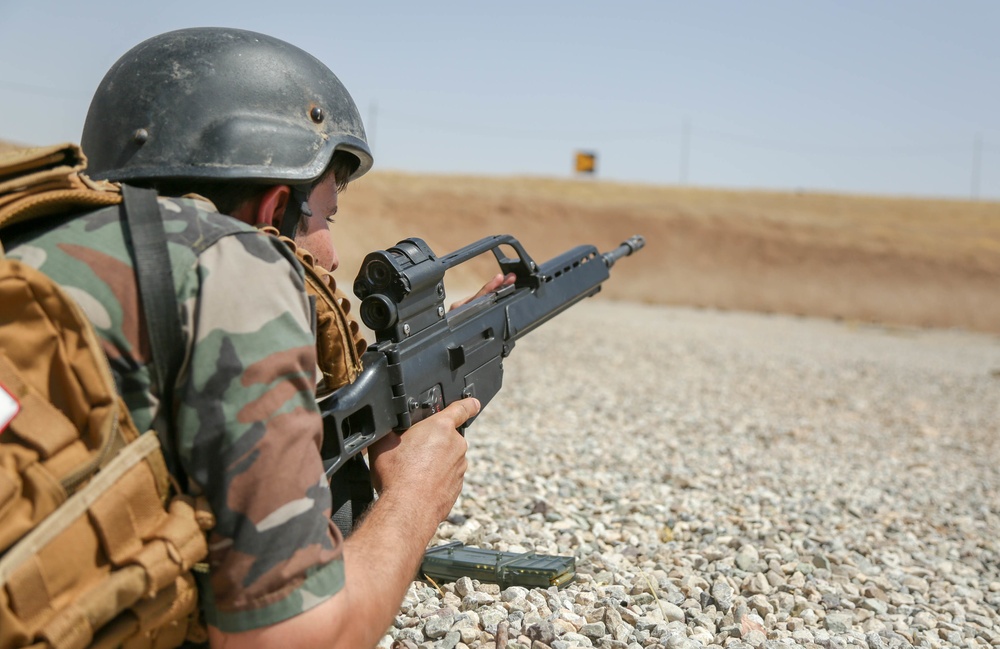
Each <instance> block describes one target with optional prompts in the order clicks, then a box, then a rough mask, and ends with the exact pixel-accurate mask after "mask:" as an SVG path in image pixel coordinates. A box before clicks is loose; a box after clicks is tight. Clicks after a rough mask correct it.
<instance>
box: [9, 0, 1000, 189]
mask: <svg viewBox="0 0 1000 649" xmlns="http://www.w3.org/2000/svg"><path fill="white" fill-rule="evenodd" d="M310 6H311V7H315V9H314V10H313V11H311V12H310V11H307V8H308V7H310ZM192 26H229V27H239V28H243V29H251V30H255V31H261V32H265V33H268V34H271V35H273V36H277V37H279V38H282V39H285V40H287V41H290V42H292V43H294V44H296V45H298V46H299V47H302V48H303V49H305V50H307V51H309V52H311V53H312V54H314V55H315V56H317V57H318V58H319V59H321V60H323V61H324V62H325V63H327V65H329V66H330V68H331V69H333V70H334V72H335V73H336V74H337V75H338V76H339V77H340V79H341V80H342V81H343V82H344V84H345V85H346V86H347V88H348V90H349V91H350V92H351V94H352V95H353V96H354V98H355V100H356V102H357V104H358V107H359V109H360V111H361V114H362V116H363V117H364V118H365V121H366V124H367V127H368V131H369V136H370V139H371V140H372V144H373V148H374V152H375V164H376V168H380V169H398V170H407V171H416V172H435V173H436V172H449V173H451V172H458V173H469V174H488V175H494V174H499V175H521V174H528V175H541V176H554V177H570V176H572V175H573V171H572V163H573V156H574V153H575V151H577V150H589V151H595V152H596V153H597V155H598V177H599V178H605V179H612V180H621V181H630V182H642V183H655V184H677V183H681V182H684V183H687V184H692V185H698V186H711V187H733V188H762V189H779V190H785V189H803V190H832V191H838V192H864V193H875V194H890V195H915V196H942V197H954V198H969V197H971V196H978V197H980V198H990V199H1000V38H998V37H997V34H998V32H1000V2H996V1H995V0H956V1H953V2H952V1H947V2H946V1H943V0H941V1H927V0H906V1H904V0H885V1H879V0H844V1H839V2H832V1H809V0H762V1H749V0H731V1H728V2H722V1H717V0H688V1H686V2H675V1H666V0H664V1H654V0H607V1H596V0H576V1H573V2H570V1H557V0H551V1H548V2H546V1H545V0H533V1H523V0H507V1H506V2H489V3H487V2H476V1H473V0H467V1H466V2H459V1H452V2H437V1H435V0H423V1H421V2H404V1H401V0H391V1H386V2H377V1H372V0H369V1H364V0H359V1H356V2H350V3H348V2H339V1H322V0H321V1H318V2H312V3H310V2H294V3H293V2H273V1H272V2H260V1H257V0H243V1H241V2H235V1H229V0H224V1H213V0H201V1H199V2H191V1H189V0H169V1H168V0H164V1H162V2H157V3H151V2H147V1H145V0H92V1H91V2H68V1H58V2H57V1H56V0H0V63H2V66H0V139H8V140H13V141H17V142H24V143H31V144H48V143H54V142H60V141H65V140H71V141H79V139H80V130H81V128H82V125H83V120H84V117H85V115H86V111H87V107H88V105H89V103H90V97H91V95H92V94H93V91H94V89H95V88H96V87H97V85H98V83H99V82H100V80H101V78H102V77H103V76H104V73H105V72H106V71H107V69H108V68H109V67H110V66H111V65H112V63H114V61H115V60H116V59H117V58H118V57H119V56H121V55H122V54H124V53H125V52H126V51H127V50H128V49H130V48H131V47H132V46H134V45H136V44H137V43H139V42H140V41H142V40H145V39H146V38H148V37H150V36H153V35H155V34H158V33H161V32H164V31H168V30H171V29H178V28H182V27H192ZM685 124H686V125H687V126H686V127H685ZM685 133H687V137H685V135H684V134H685ZM685 142H687V146H686V147H685ZM685 152H686V154H685Z"/></svg>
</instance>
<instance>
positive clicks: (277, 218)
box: [254, 185, 292, 230]
mask: <svg viewBox="0 0 1000 649" xmlns="http://www.w3.org/2000/svg"><path fill="white" fill-rule="evenodd" d="M291 195H292V190H291V188H290V187H289V186H288V185H275V186H273V187H270V188H268V190H267V191H266V192H264V193H263V194H262V195H261V197H260V199H259V201H258V202H257V205H256V207H255V209H254V217H255V222H254V225H256V226H257V227H259V228H260V227H266V226H268V225H271V226H274V227H275V228H277V229H278V230H281V217H282V215H283V214H284V213H285V208H286V207H287V206H288V201H289V199H290V198H291Z"/></svg>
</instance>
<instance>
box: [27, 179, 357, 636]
mask: <svg viewBox="0 0 1000 649" xmlns="http://www.w3.org/2000/svg"><path fill="white" fill-rule="evenodd" d="M160 211H161V213H162V214H163V217H164V226H165V229H166V231H167V242H168V249H169V253H170V262H171V266H172V270H173V276H174V285H175V288H176V293H177V299H178V304H179V305H180V312H181V323H182V326H183V327H184V339H185V350H184V354H185V355H184V358H183V361H182V363H181V369H180V373H179V376H178V379H177V382H176V384H175V388H174V404H173V409H174V410H175V412H176V417H175V425H174V430H175V431H176V442H177V445H176V448H177V452H178V454H179V456H180V462H181V466H182V467H183V469H184V471H185V472H186V473H187V477H188V478H189V482H190V483H193V484H191V488H192V489H193V490H201V491H202V492H203V493H204V495H205V496H207V498H208V500H209V503H210V504H211V507H212V511H213V513H214V514H215V516H216V521H217V522H216V526H215V528H214V529H213V530H212V531H211V532H210V535H209V539H208V542H209V563H210V571H209V575H208V577H207V578H205V579H202V580H201V581H200V583H199V586H200V588H199V591H200V595H201V599H202V608H203V610H204V612H205V619H206V621H207V622H208V623H209V624H211V625H213V626H215V627H217V628H219V629H221V630H223V631H227V632H236V631H245V630H249V629H253V628H258V627H261V626H267V625H270V624H274V623H276V622H280V621H282V620H285V619H287V618H290V617H292V616H294V615H296V614H298V613H301V612H302V611H305V610H307V609H309V608H311V607H313V606H315V605H316V604H318V603H320V602H322V601H324V600H326V599H328V598H329V597H331V596H332V595H333V594H334V593H336V592H337V591H338V590H339V589H340V588H341V587H342V586H343V583H344V568H343V565H344V564H343V559H342V556H341V545H342V538H341V535H340V532H339V531H337V530H336V528H335V527H334V526H333V525H332V524H331V523H330V493H329V488H328V486H327V482H326V479H325V476H324V473H323V466H322V460H321V458H320V454H319V445H320V442H321V435H322V422H321V418H320V415H319V412H318V410H317V407H316V403H315V397H314V386H315V372H316V351H315V341H314V338H313V335H312V328H311V309H310V305H309V301H308V298H307V297H306V294H305V292H304V280H303V277H302V270H301V267H300V266H299V265H298V263H297V262H296V261H295V259H294V256H293V255H292V253H291V252H290V251H289V250H288V249H287V248H286V246H285V245H284V244H282V243H281V242H279V241H277V240H276V239H275V238H273V237H269V236H267V235H264V234H261V233H258V232H257V231H256V230H253V229H252V228H249V227H248V226H245V225H244V224H242V223H239V222H237V221H236V220H235V219H232V218H230V217H228V216H223V215H220V214H219V213H218V212H216V211H215V210H214V208H212V206H211V204H209V203H206V202H203V201H196V200H190V199H164V198H161V199H160ZM120 214H121V212H120V209H119V208H118V207H110V208H105V209H100V210H97V211H94V212H91V213H88V214H85V215H82V216H77V217H73V218H71V219H69V220H67V221H65V222H64V223H61V224H60V225H58V226H57V227H55V228H53V229H50V230H47V231H46V232H44V233H40V234H37V233H36V234H35V235H34V236H30V237H25V238H22V239H21V240H19V241H17V243H16V245H15V246H14V247H13V248H11V249H10V250H9V254H10V256H12V257H17V258H20V259H21V260H22V261H24V262H25V263H27V264H29V265H31V266H34V267H36V268H39V269H40V270H42V271H43V272H45V273H46V274H48V275H49V276H50V277H52V278H53V279H54V280H55V281H57V282H58V283H59V284H61V285H62V286H63V288H64V289H65V290H66V291H67V292H68V293H69V295H70V296H71V297H73V299H74V300H76V302H77V303H78V304H79V305H80V306H81V307H82V309H83V311H84V312H85V313H86V314H87V316H88V317H89V318H90V320H91V322H92V323H93V324H94V326H95V328H96V329H97V332H98V334H99V336H100V337H101V340H102V343H103V345H104V350H105V352H106V353H107V356H108V359H109V361H110V363H111V368H112V372H113V374H114V376H115V380H116V382H117V384H118V388H119V390H120V392H121V394H122V396H123V397H124V399H125V402H126V404H127V405H128V407H129V410H130V411H131V413H132V417H133V419H134V420H135V423H136V426H137V427H138V428H139V430H148V429H149V428H150V427H154V428H156V429H157V430H158V431H159V432H161V433H162V430H160V429H162V428H163V425H164V424H163V421H162V417H161V415H160V414H158V413H159V412H160V408H159V402H158V400H157V396H156V393H155V388H153V387H152V386H151V380H152V379H151V374H150V371H149V369H150V368H149V366H148V362H149V359H150V352H149V342H148V339H147V336H146V329H145V323H144V320H145V318H144V316H143V313H142V307H141V305H140V302H139V298H138V293H137V290H136V283H135V274H134V272H133V269H132V258H131V256H130V252H129V250H128V248H127V246H126V242H125V239H124V236H123V232H122V226H121V222H120ZM158 353H159V352H158ZM175 353H178V352H175ZM168 410H169V409H168ZM161 437H162V434H161Z"/></svg>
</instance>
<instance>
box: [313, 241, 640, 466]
mask: <svg viewBox="0 0 1000 649" xmlns="http://www.w3.org/2000/svg"><path fill="white" fill-rule="evenodd" d="M643 245H645V239H643V238H642V237H641V236H638V235H637V236H634V237H632V238H630V239H628V240H627V241H625V242H624V243H622V244H621V245H620V246H618V247H617V248H616V249H614V250H612V251H610V252H605V253H603V254H602V253H599V252H598V251H597V248H595V247H594V246H587V245H584V246H577V247H576V248H573V249H572V250H568V251H566V252H564V253H563V254H561V255H559V256H557V257H555V258H554V259H551V260H550V261H548V262H546V263H544V264H542V265H541V266H539V265H538V264H536V263H535V262H534V261H532V259H531V257H529V256H528V253H527V252H525V250H524V247H523V246H522V245H521V243H520V242H519V241H518V240H517V239H515V238H514V237H512V236H510V235H496V236H492V237H486V238H485V239H480V240H479V241H476V242H475V243H471V244H469V245H468V246H465V247H464V248H462V249H460V250H456V251H455V252H453V253H451V254H449V255H445V256H443V257H438V256H437V255H435V254H434V252H433V251H432V250H431V249H430V248H429V247H428V246H427V244H426V243H424V241H423V240H421V239H416V238H414V239H405V240H403V241H400V242H399V243H397V244H396V245H395V246H393V247H391V248H389V249H388V250H379V251H376V252H373V253H370V254H369V255H367V256H366V257H365V259H364V261H363V262H362V264H361V271H360V272H359V273H358V276H357V279H356V280H355V282H354V293H355V295H357V296H358V298H359V299H360V300H361V307H360V310H359V313H360V315H361V320H362V321H363V322H364V323H365V325H367V326H368V327H369V328H370V329H371V330H372V331H374V332H375V336H376V342H375V343H372V344H371V345H370V346H369V347H368V350H367V351H366V352H365V353H364V354H363V355H362V357H361V361H362V364H363V366H364V370H363V371H362V373H361V376H359V377H358V379H357V380H356V381H355V382H354V383H351V384H350V385H346V386H344V387H342V388H340V389H339V390H337V391H336V392H334V393H332V394H330V395H329V396H327V397H324V398H323V399H322V400H321V401H320V402H319V407H320V411H321V412H322V414H323V448H322V456H323V464H324V467H325V468H326V473H327V475H332V474H333V473H334V472H335V471H336V470H337V469H339V468H340V467H341V465H343V464H344V462H346V461H347V460H349V459H350V458H351V457H353V456H355V455H357V454H358V453H360V452H361V451H362V450H363V449H364V448H366V447H368V446H369V445H370V444H372V443H373V442H375V441H376V440H378V439H380V438H381V437H383V436H385V435H386V434H388V433H389V432H391V431H396V432H397V433H402V432H403V431H405V430H406V429H408V428H409V427H410V426H412V425H413V424H415V423H417V422H418V421H420V420H421V419H424V418H425V417H428V416H429V415H431V414H433V413H435V412H438V411H440V410H441V409H442V408H444V407H445V406H446V405H448V404H450V403H452V402H454V401H457V400H459V399H462V398H465V397H470V396H472V397H476V398H477V399H478V400H479V402H480V403H481V404H482V406H483V407H485V406H486V404H487V403H489V401H490V399H492V398H493V396H494V395H495V394H496V393H497V392H498V391H499V390H500V384H501V381H502V380H503V359H504V358H505V357H506V356H507V355H508V354H510V352H511V349H513V347H514V343H515V341H517V340H518V339H519V338H520V337H521V336H523V335H525V334H526V333H528V332H530V331H532V330H533V329H535V328H536V327H538V326H539V325H541V324H543V323H545V322H547V321H548V320H549V319H551V318H552V317H554V316H555V315H557V314H559V313H561V312H563V311H565V310H566V309H568V308H569V307H571V306H573V305H574V304H576V303H577V302H579V301H580V300H582V299H584V298H586V297H590V296H592V295H594V294H595V293H597V292H598V291H600V290H601V283H602V282H604V280H606V279H608V277H609V274H610V273H609V271H610V269H611V267H612V266H613V265H614V264H615V262H616V261H618V260H619V259H621V258H622V257H625V256H628V255H631V254H632V253H633V252H635V251H637V250H639V249H640V248H642V247H643ZM502 247H505V248H508V249H512V250H513V251H514V253H516V256H515V257H513V258H509V257H507V256H506V255H505V253H504V252H502V251H501V248H502ZM490 251H491V252H492V253H493V256H494V257H496V260H497V263H498V264H499V265H500V270H501V271H502V272H503V273H504V275H505V276H506V275H507V274H509V273H514V274H515V275H516V276H517V279H516V281H515V283H514V284H511V285H508V286H504V287H502V288H501V289H499V290H497V291H495V292H493V293H489V294H487V295H484V296H482V297H479V298H476V299H474V300H472V301H470V302H468V303H466V304H464V305H462V306H460V307H458V308H456V309H452V310H451V311H447V310H446V309H445V305H444V299H445V290H444V274H445V271H447V270H448V269H450V268H453V267H455V266H457V265H459V264H461V263H464V262H466V261H468V260H470V259H472V258H474V257H477V256H479V255H480V254H483V253H486V252H490ZM470 423H472V420H471V419H470V420H469V421H468V422H466V424H465V425H464V426H463V432H464V428H465V427H467V426H468V425H469V424H470Z"/></svg>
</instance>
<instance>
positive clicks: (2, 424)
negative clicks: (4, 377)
mask: <svg viewBox="0 0 1000 649" xmlns="http://www.w3.org/2000/svg"><path fill="white" fill-rule="evenodd" d="M19 412H21V403H20V402H19V401H18V400H17V399H16V398H15V397H14V395H13V394H11V393H10V392H8V391H7V388H5V387H4V386H3V384H0V433H3V431H5V430H7V426H8V425H9V424H10V422H11V421H13V419H14V417H17V413H19Z"/></svg>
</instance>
